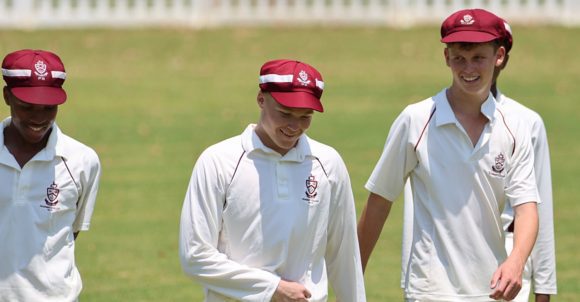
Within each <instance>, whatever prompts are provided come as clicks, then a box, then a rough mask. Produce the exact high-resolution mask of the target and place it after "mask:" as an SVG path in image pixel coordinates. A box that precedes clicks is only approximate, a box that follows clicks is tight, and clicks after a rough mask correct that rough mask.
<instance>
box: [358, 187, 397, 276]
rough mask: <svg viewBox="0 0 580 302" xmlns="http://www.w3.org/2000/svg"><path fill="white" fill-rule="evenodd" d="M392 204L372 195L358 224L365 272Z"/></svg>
mask: <svg viewBox="0 0 580 302" xmlns="http://www.w3.org/2000/svg"><path fill="white" fill-rule="evenodd" d="M391 205H392V202H391V201H388V200H386V199H385V198H383V197H381V196H379V195H376V194H374V193H371V194H370V195H369V198H368V201H367V204H366V205H365V208H364V210H363V212H362V214H361V217H360V220H359V223H358V238H359V248H360V254H361V263H362V267H363V272H364V270H365V268H366V266H367V263H368V260H369V258H370V256H371V253H372V251H373V249H374V247H375V245H376V243H377V241H378V239H379V237H380V235H381V231H382V229H383V225H384V224H385V221H386V219H387V217H388V216H389V212H390V210H391Z"/></svg>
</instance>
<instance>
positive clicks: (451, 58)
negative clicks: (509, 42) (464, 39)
mask: <svg viewBox="0 0 580 302" xmlns="http://www.w3.org/2000/svg"><path fill="white" fill-rule="evenodd" d="M504 57H505V48H504V47H499V48H498V49H497V50H496V49H495V47H494V46H493V44H491V43H482V44H471V45H470V47H464V46H463V44H460V43H452V44H450V45H449V46H448V47H447V48H445V61H446V63H447V66H449V67H450V68H451V73H452V74H453V85H452V89H455V90H457V91H458V92H460V93H462V94H468V95H476V96H478V97H483V98H485V97H487V95H488V94H489V89H490V87H491V84H492V81H493V80H494V73H495V70H496V68H499V67H500V66H501V65H502V63H503V61H504Z"/></svg>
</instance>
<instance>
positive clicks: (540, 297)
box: [536, 294, 550, 302]
mask: <svg viewBox="0 0 580 302" xmlns="http://www.w3.org/2000/svg"><path fill="white" fill-rule="evenodd" d="M536 302H550V295H546V294H536Z"/></svg>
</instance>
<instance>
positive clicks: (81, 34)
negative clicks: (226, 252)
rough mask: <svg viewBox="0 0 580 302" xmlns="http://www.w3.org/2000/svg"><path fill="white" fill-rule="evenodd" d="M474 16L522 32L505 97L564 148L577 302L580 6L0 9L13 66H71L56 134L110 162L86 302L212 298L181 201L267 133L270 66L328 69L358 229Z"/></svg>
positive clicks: (383, 270)
mask: <svg viewBox="0 0 580 302" xmlns="http://www.w3.org/2000/svg"><path fill="white" fill-rule="evenodd" d="M474 7H479V8H485V9H488V10H490V11H492V12H494V13H496V14H498V15H499V16H501V17H503V18H504V19H506V20H508V22H510V24H511V27H512V30H513V34H514V48H513V50H512V51H511V57H510V61H509V64H508V67H507V68H506V70H504V71H503V72H502V75H501V76H500V79H499V87H500V89H501V90H502V91H503V92H504V93H505V94H506V95H508V96H510V97H512V98H514V99H516V100H518V101H520V102H521V103H523V104H525V105H527V106H528V107H530V108H532V109H534V110H536V111H537V112H538V113H540V115H541V116H542V117H543V118H544V122H545V124H546V127H547V131H548V138H549V141H550V147H551V155H552V174H553V186H554V221H555V228H556V250H557V252H556V253H557V266H558V286H559V294H558V295H557V296H555V297H553V299H552V300H553V301H570V302H572V301H574V302H575V301H580V272H579V270H578V268H579V267H580V257H579V256H578V252H577V251H578V250H579V249H580V244H579V241H578V240H577V239H576V235H577V234H578V233H579V232H580V228H579V224H578V222H577V221H578V215H579V214H580V206H579V203H578V202H576V198H578V196H580V186H578V182H579V180H580V179H579V177H578V175H579V171H580V161H579V160H578V158H579V157H580V139H579V138H580V136H579V135H578V133H579V132H580V124H579V122H578V121H580V105H579V103H580V97H579V96H580V85H578V79H580V56H578V55H577V53H578V50H579V49H580V1H577V0H497V1H496V0H471V1H469V0H463V1H460V0H342V1H337V0H205V1H201V0H199V1H196V0H0V52H1V53H2V56H4V55H5V54H7V53H8V52H11V51H14V50H17V49H22V48H33V49H36V48H40V49H47V50H51V51H53V52H55V53H57V54H59V55H60V56H61V58H62V59H63V61H64V63H65V67H66V71H67V76H68V77H67V80H66V82H65V85H64V87H65V89H66V90H67V92H68V94H69V99H68V101H67V102H66V103H65V104H63V105H62V106H60V107H59V115H58V118H57V122H58V124H59V126H60V127H61V128H62V129H63V131H64V132H65V133H67V134H69V135H71V136H73V137H75V138H77V139H78V140H80V141H82V142H84V143H85V144H87V145H89V146H91V147H93V148H94V149H95V150H96V151H97V153H98V154H99V156H100V158H101V161H102V164H103V175H102V179H101V189H100V192H99V196H98V200H97V204H96V208H95V213H94V215H93V220H92V225H91V230H90V231H89V232H84V233H82V234H81V235H80V237H79V239H78V241H77V246H76V249H77V250H76V254H77V262H78V266H79V268H80V270H81V275H82V277H83V281H84V289H83V292H82V295H81V301H83V302H84V301H107V302H109V301H202V299H203V298H202V297H203V294H202V291H201V288H200V287H199V286H198V285H197V284H196V283H194V282H192V281H191V280H190V279H188V278H187V277H186V276H185V275H184V274H183V273H182V271H181V268H180V266H179V260H178V256H177V238H178V227H179V215H180V211H181V204H182V202H183V197H184V194H185V190H186V186H187V183H188V181H189V176H190V174H191V170H192V168H193V165H194V164H195V161H196V159H197V157H198V156H199V154H200V153H201V152H202V151H203V150H204V149H205V148H207V147H208V146H209V145H211V144H214V143H216V142H218V141H221V140H223V139H226V138H228V137H231V136H234V135H237V134H239V133H241V132H242V130H243V129H244V128H245V126H246V125H247V124H248V123H253V122H256V121H257V119H258V107H257V105H256V103H255V101H256V93H257V91H258V75H259V68H260V66H261V65H262V64H263V63H264V62H265V61H267V60H271V59H276V58H293V59H298V60H303V61H305V62H308V63H310V64H312V65H313V66H315V67H316V68H317V69H319V70H320V71H321V73H322V75H323V77H324V80H325V92H324V96H323V98H322V101H323V103H324V104H325V112H324V113H323V114H316V115H315V117H314V121H313V123H312V126H311V129H310V130H309V132H308V133H309V135H310V136H311V137H313V138H315V139H317V140H319V141H322V142H324V143H327V144H329V145H332V146H333V147H335V148H336V149H337V150H338V151H339V152H340V153H341V155H342V156H343V158H344V160H345V162H346V164H347V167H348V169H349V173H350V176H351V180H352V186H353V191H354V194H355V199H356V202H357V209H358V213H359V214H360V210H361V209H362V206H363V205H364V203H365V202H366V197H367V194H368V192H366V190H365V189H364V187H363V186H364V183H365V182H366V180H367V178H368V176H369V175H370V173H371V171H372V169H373V167H374V165H375V163H376V161H377V160H378V157H379V155H380V153H381V151H382V147H383V144H384V142H385V139H386V136H387V133H388V130H389V127H390V125H391V123H392V122H393V120H394V119H395V117H396V116H397V115H398V114H399V112H400V111H401V110H402V109H403V108H404V107H405V106H407V105H408V104H410V103H414V102H417V101H420V100H423V99H425V98H427V97H430V96H432V95H434V94H436V93H437V92H439V91H440V90H441V89H443V88H445V87H447V86H448V85H449V84H450V82H451V76H450V73H449V70H448V68H447V66H446V65H445V62H444V58H443V45H442V44H441V43H440V42H439V39H440V37H439V26H440V24H441V22H442V21H443V19H444V18H445V17H447V16H448V15H450V14H451V13H453V12H454V11H456V10H459V9H462V8H474ZM8 115H9V111H8V107H7V106H0V116H2V118H4V117H6V116H8ZM451 185H452V184H450V187H451ZM401 216H402V204H401V203H400V202H399V201H397V202H395V205H394V206H393V210H392V212H391V215H390V218H389V220H388V221H387V223H386V225H385V227H384V230H383V233H382V236H381V240H380V241H379V243H378V245H377V248H376V249H375V251H374V254H373V257H371V261H370V263H369V268H368V269H367V273H366V275H365V280H366V286H367V294H368V300H369V301H372V302H374V301H401V300H402V291H401V290H400V289H399V274H400V249H401V221H402V219H401V218H402V217H401Z"/></svg>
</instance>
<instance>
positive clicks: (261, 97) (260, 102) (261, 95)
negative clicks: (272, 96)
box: [256, 91, 266, 109]
mask: <svg viewBox="0 0 580 302" xmlns="http://www.w3.org/2000/svg"><path fill="white" fill-rule="evenodd" d="M256 101H257V102H258V106H259V107H260V108H261V109H264V104H265V103H266V96H265V95H264V93H263V92H262V91H259V92H258V96H257V97H256Z"/></svg>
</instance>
